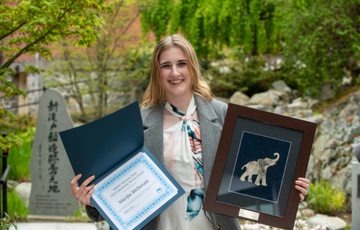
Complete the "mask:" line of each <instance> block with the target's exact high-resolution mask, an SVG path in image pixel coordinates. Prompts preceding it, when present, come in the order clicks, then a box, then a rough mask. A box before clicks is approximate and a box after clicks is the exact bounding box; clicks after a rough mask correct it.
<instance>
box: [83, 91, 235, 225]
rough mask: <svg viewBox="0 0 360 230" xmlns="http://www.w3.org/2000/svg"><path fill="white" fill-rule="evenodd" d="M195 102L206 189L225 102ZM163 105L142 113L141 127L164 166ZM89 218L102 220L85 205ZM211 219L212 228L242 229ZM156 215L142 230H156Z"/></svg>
mask: <svg viewBox="0 0 360 230" xmlns="http://www.w3.org/2000/svg"><path fill="white" fill-rule="evenodd" d="M195 103H196V108H197V111H198V116H199V122H200V132H201V142H202V154H203V157H202V158H203V171H204V183H205V185H204V186H205V190H206V188H207V186H208V184H209V179H210V175H211V171H212V167H213V164H214V160H215V155H216V151H217V146H218V143H219V139H220V135H221V131H222V127H223V124H224V120H225V115H226V111H227V105H226V104H225V103H222V102H219V101H216V100H208V99H205V101H204V100H203V99H202V98H201V97H200V96H197V95H195ZM163 108H164V107H163V106H162V105H161V104H160V105H158V106H156V107H155V108H154V109H153V110H152V111H151V112H150V113H149V111H150V110H151V109H150V108H146V109H143V110H141V116H142V119H143V126H144V137H145V143H144V145H145V147H146V148H147V149H148V150H149V151H150V152H151V153H152V154H153V155H154V156H155V157H156V158H157V159H158V160H159V161H160V162H161V163H163ZM86 211H87V213H88V216H89V217H90V219H91V220H93V221H102V220H103V218H102V216H101V215H100V214H99V212H97V211H96V209H94V208H92V207H89V206H87V207H86ZM209 214H210V218H211V221H212V224H213V226H214V229H217V230H218V229H223V230H236V229H241V228H240V225H239V221H238V220H237V219H236V218H232V217H228V216H224V215H221V214H217V213H212V212H210V213H209ZM158 220H159V216H157V217H156V218H154V219H153V220H152V221H150V222H149V223H148V224H147V225H146V226H145V227H144V228H142V229H143V230H156V229H158Z"/></svg>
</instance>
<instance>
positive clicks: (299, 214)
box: [296, 210, 302, 219]
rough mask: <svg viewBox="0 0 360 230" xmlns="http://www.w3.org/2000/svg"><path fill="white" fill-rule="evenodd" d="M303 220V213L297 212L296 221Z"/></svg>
mask: <svg viewBox="0 0 360 230" xmlns="http://www.w3.org/2000/svg"><path fill="white" fill-rule="evenodd" d="M301 218H302V215H301V212H300V211H299V210H298V211H297V212H296V219H301Z"/></svg>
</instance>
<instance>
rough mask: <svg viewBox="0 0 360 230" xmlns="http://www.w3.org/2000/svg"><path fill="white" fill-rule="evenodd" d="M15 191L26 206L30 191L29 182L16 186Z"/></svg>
mask: <svg viewBox="0 0 360 230" xmlns="http://www.w3.org/2000/svg"><path fill="white" fill-rule="evenodd" d="M15 191H16V193H17V194H18V196H19V197H20V198H21V199H22V200H23V201H25V202H26V205H28V204H29V198H30V191H31V182H23V183H20V184H18V185H17V186H16V188H15Z"/></svg>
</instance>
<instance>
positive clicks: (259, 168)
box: [240, 153, 280, 186]
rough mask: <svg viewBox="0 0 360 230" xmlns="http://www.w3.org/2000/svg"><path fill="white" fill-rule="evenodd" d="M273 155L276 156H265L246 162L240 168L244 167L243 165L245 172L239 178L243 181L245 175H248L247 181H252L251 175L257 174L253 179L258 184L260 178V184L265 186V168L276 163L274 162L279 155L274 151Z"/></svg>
mask: <svg viewBox="0 0 360 230" xmlns="http://www.w3.org/2000/svg"><path fill="white" fill-rule="evenodd" d="M274 156H276V158H275V159H270V158H265V159H258V160H257V161H250V162H249V163H247V164H246V165H244V166H243V167H242V168H241V170H243V169H244V167H246V171H245V173H244V174H243V175H242V176H241V177H240V180H242V181H245V177H247V176H249V177H248V181H249V182H251V183H252V182H253V181H252V176H253V175H256V174H257V175H258V176H257V178H256V181H255V184H256V185H258V186H259V185H260V180H261V185H262V186H267V184H266V171H267V168H269V167H270V166H273V165H275V164H276V162H277V161H278V160H279V158H280V155H279V153H274Z"/></svg>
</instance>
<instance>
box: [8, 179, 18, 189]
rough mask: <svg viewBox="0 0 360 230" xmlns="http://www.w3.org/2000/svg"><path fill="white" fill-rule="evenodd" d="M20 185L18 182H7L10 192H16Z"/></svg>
mask: <svg viewBox="0 0 360 230" xmlns="http://www.w3.org/2000/svg"><path fill="white" fill-rule="evenodd" d="M18 184H19V183H18V182H17V181H14V180H7V188H8V190H9V191H12V190H14V189H15V188H16V186H17V185H18Z"/></svg>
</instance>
